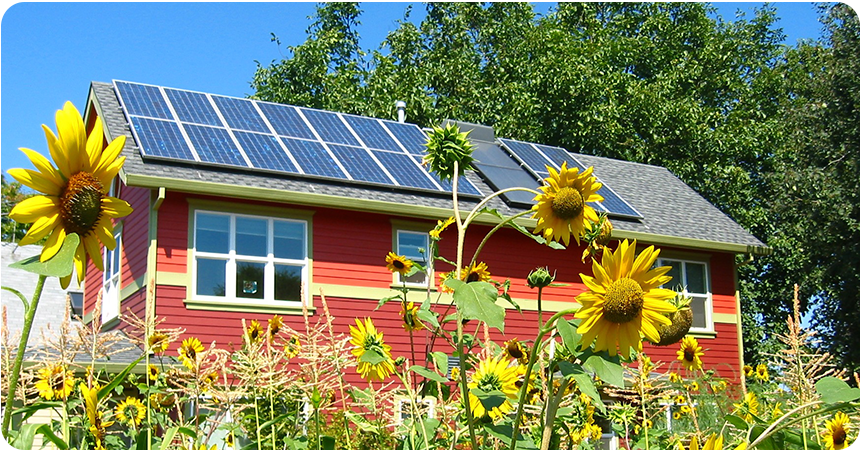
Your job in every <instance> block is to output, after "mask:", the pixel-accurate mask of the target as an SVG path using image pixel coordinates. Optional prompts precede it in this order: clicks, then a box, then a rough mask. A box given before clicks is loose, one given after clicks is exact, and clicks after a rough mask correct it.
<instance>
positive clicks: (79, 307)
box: [67, 291, 84, 319]
mask: <svg viewBox="0 0 860 450" xmlns="http://www.w3.org/2000/svg"><path fill="white" fill-rule="evenodd" d="M67 295H68V296H69V303H70V305H71V308H70V311H69V314H70V317H69V319H80V318H82V317H84V293H83V292H80V291H69V292H67Z"/></svg>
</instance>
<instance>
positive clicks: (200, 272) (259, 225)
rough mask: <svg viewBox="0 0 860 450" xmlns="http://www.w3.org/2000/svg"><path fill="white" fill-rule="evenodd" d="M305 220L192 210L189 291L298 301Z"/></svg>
mask: <svg viewBox="0 0 860 450" xmlns="http://www.w3.org/2000/svg"><path fill="white" fill-rule="evenodd" d="M307 253H308V252H307V222H305V221H303V220H290V219H275V218H271V217H258V216H249V215H240V214H227V213H219V212H210V211H195V213H194V266H195V267H194V276H193V284H194V287H193V292H194V294H195V296H197V297H199V298H207V299H212V300H248V301H258V302H259V301H263V302H284V301H286V302H301V301H302V286H306V285H307V284H306V281H307V277H308V273H307V267H308V257H307Z"/></svg>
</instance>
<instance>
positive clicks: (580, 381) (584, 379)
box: [558, 361, 606, 413]
mask: <svg viewBox="0 0 860 450" xmlns="http://www.w3.org/2000/svg"><path fill="white" fill-rule="evenodd" d="M558 369H559V370H560V371H561V374H562V375H564V376H565V377H569V378H573V381H575V382H576V387H578V388H579V390H580V391H582V392H583V393H585V395H587V396H589V397H591V400H593V401H594V404H595V405H596V406H597V408H598V409H600V411H601V412H603V413H605V412H606V406H605V405H604V404H603V400H602V399H601V398H600V393H598V392H597V388H595V387H594V380H592V378H591V375H589V374H588V373H586V372H585V370H583V368H582V367H581V366H578V365H576V364H573V363H570V362H568V361H559V362H558Z"/></svg>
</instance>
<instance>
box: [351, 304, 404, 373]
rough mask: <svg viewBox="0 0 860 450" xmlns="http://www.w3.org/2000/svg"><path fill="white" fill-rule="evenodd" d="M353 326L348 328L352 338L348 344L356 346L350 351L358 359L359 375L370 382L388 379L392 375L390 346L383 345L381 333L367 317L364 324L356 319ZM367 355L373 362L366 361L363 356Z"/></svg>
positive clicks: (392, 364)
mask: <svg viewBox="0 0 860 450" xmlns="http://www.w3.org/2000/svg"><path fill="white" fill-rule="evenodd" d="M355 325H356V326H355V327H353V326H352V325H350V326H349V334H350V336H352V339H351V340H350V341H349V342H350V343H351V344H353V345H355V346H356V347H355V348H354V349H352V354H353V355H355V356H356V357H357V358H358V368H357V370H358V373H359V375H361V377H362V378H364V379H366V380H371V381H372V380H378V381H382V380H384V379H386V378H388V376H389V375H391V374H392V373H394V361H393V358H392V357H391V346H390V345H386V344H385V342H384V341H383V340H382V332H381V331H379V332H377V331H376V327H375V326H374V325H373V320H372V319H370V318H369V317H368V318H366V319H364V322H362V321H361V320H359V319H358V318H356V319H355ZM368 354H370V359H373V361H367V358H365V355H368ZM374 354H375V358H374Z"/></svg>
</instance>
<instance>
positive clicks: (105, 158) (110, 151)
mask: <svg viewBox="0 0 860 450" xmlns="http://www.w3.org/2000/svg"><path fill="white" fill-rule="evenodd" d="M123 146H125V136H124V135H122V136H118V137H117V138H116V139H114V140H112V141H111V142H110V144H108V146H107V147H105V149H104V151H102V157H101V160H100V161H99V163H98V166H96V167H95V169H94V170H93V173H94V174H95V176H96V177H100V174H101V172H102V171H104V170H105V169H106V168H107V167H108V166H110V165H111V164H112V163H114V162H115V161H116V160H117V158H119V154H120V153H122V148H123Z"/></svg>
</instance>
